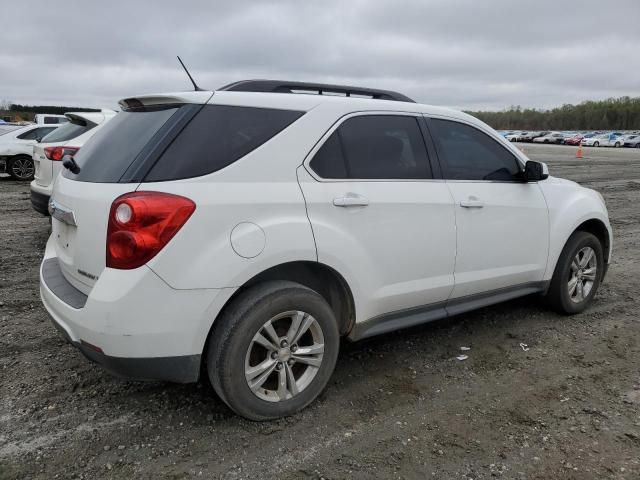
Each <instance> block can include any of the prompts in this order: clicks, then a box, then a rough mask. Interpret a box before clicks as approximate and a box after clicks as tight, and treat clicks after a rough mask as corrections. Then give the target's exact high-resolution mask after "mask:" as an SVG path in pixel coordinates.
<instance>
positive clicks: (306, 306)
mask: <svg viewBox="0 0 640 480" xmlns="http://www.w3.org/2000/svg"><path fill="white" fill-rule="evenodd" d="M290 310H302V311H305V312H306V313H309V314H310V315H312V316H313V317H314V318H315V319H316V321H317V322H318V324H319V325H320V327H321V329H322V334H323V336H324V342H325V349H324V355H323V359H322V365H321V367H320V369H319V371H318V372H317V374H316V376H315V377H314V379H313V381H312V382H311V384H310V385H309V386H308V387H307V388H305V389H304V390H303V391H302V392H300V393H299V394H298V395H296V396H295V397H294V398H291V399H289V400H284V401H281V402H268V401H266V400H262V399H260V398H258V397H257V396H256V395H255V394H254V393H253V392H252V391H251V389H250V388H249V385H248V384H247V382H246V379H245V371H244V368H245V357H246V353H247V350H248V348H249V345H250V342H251V340H252V339H253V337H254V335H255V334H256V333H257V332H258V330H259V329H260V328H262V326H263V325H264V323H265V322H266V321H267V320H269V319H270V318H272V317H274V316H276V315H278V314H279V313H282V312H286V311H290ZM339 346H340V336H339V333H338V327H337V323H336V320H335V316H334V314H333V311H332V310H331V308H330V307H329V305H328V304H327V303H326V301H325V300H324V299H323V298H322V297H321V296H320V295H319V294H317V293H316V292H314V291H313V290H310V289H308V288H306V287H302V286H300V287H299V288H296V287H291V288H287V289H286V290H279V291H276V292H273V293H272V294H270V295H267V296H265V297H263V298H261V299H260V300H258V302H256V303H255V304H253V305H252V306H251V308H250V309H248V310H247V311H245V312H244V313H243V314H242V315H241V318H238V319H237V322H236V328H233V329H232V332H231V334H230V335H229V336H228V339H227V341H226V342H224V343H223V344H222V345H220V348H221V351H220V352H218V362H217V365H216V366H211V367H212V368H214V369H216V371H214V372H211V371H210V375H211V374H214V375H217V376H218V382H213V383H218V385H219V388H220V389H221V390H222V392H223V395H221V397H222V398H223V400H224V401H225V402H226V403H227V404H228V405H229V406H230V407H231V408H232V409H233V410H234V411H235V412H236V413H238V414H240V415H242V416H244V417H246V418H249V419H252V420H268V419H273V418H278V417H283V416H288V415H291V414H293V413H295V412H297V411H299V410H301V409H303V408H304V407H306V406H307V405H308V404H309V403H311V402H312V401H313V400H314V399H315V398H316V397H317V396H318V395H320V394H321V393H322V391H323V390H324V388H325V387H326V385H327V383H328V381H329V379H330V377H331V374H332V373H333V370H334V367H335V364H336V361H337V358H338V351H339Z"/></svg>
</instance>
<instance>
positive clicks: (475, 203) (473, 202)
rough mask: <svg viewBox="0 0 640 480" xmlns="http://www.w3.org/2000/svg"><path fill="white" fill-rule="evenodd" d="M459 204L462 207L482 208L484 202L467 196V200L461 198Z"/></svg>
mask: <svg viewBox="0 0 640 480" xmlns="http://www.w3.org/2000/svg"><path fill="white" fill-rule="evenodd" d="M460 206H461V207H462V208H482V207H484V202H483V201H482V200H480V199H479V198H477V197H469V199H468V200H462V201H461V202H460Z"/></svg>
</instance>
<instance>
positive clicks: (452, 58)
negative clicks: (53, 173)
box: [0, 0, 640, 110]
mask: <svg viewBox="0 0 640 480" xmlns="http://www.w3.org/2000/svg"><path fill="white" fill-rule="evenodd" d="M0 18H1V19H2V22H1V26H0V99H4V100H10V101H12V102H14V103H24V104H51V105H67V106H84V107H98V108H99V107H113V106H115V105H116V103H117V100H118V99H120V98H123V97H127V96H132V95H135V94H141V93H152V92H164V91H176V90H187V89H189V88H190V84H189V83H188V80H187V78H186V76H185V74H184V73H183V71H182V70H181V69H180V67H179V65H178V63H177V61H176V59H175V55H176V54H179V55H181V56H182V58H183V60H184V61H185V63H186V64H187V65H188V67H189V68H190V70H191V72H192V74H193V76H194V77H195V78H196V81H197V82H198V83H199V84H200V86H202V87H204V88H207V89H211V88H216V87H219V86H222V85H224V84H226V83H230V82H232V81H236V80H240V79H247V78H274V79H292V80H301V81H319V82H334V83H345V84H351V85H359V86H369V87H377V88H384V89H392V90H398V91H400V92H403V93H405V94H407V95H409V96H410V97H413V98H414V99H415V100H417V101H419V102H422V103H429V104H434V105H447V106H453V107H456V108H464V109H491V110H500V109H502V108H505V107H508V106H510V105H516V104H519V105H523V106H531V107H538V108H540V107H553V106H557V105H561V104H563V103H578V102H580V101H583V100H587V99H602V98H607V97H617V96H622V95H630V96H640V61H639V60H640V56H639V55H640V23H638V21H639V20H640V0H617V1H610V2H609V1H603V0H599V1H585V0H583V1H577V0H576V1H558V0H553V1H547V0H535V1H529V2H527V1H521V2H517V1H513V0H504V1H503V0H500V1H496V0H492V1H488V0H487V1H478V0H461V1H456V0H416V1H403V0H389V1H386V0H385V1H381V0H376V1H362V0H344V1H339V0H336V1H323V0H315V1H302V0H300V1H275V0H273V1H255V2H242V1H239V0H229V1H226V2H215V1H211V0H210V1H192V0H183V1H180V2H177V1H161V0H156V1H142V0H128V1H115V0H108V1H104V2H91V1H86V0H83V1H67V0H55V1H51V0H42V1H40V0H0Z"/></svg>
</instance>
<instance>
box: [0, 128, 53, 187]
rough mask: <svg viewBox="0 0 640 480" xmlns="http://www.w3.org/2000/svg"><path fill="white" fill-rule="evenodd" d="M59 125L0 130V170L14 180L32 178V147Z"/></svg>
mask: <svg viewBox="0 0 640 480" xmlns="http://www.w3.org/2000/svg"><path fill="white" fill-rule="evenodd" d="M58 126H59V125H46V126H45V125H27V126H26V127H12V128H11V129H9V127H5V128H4V129H2V131H1V132H0V172H3V173H8V174H9V175H11V176H12V177H13V178H15V179H16V180H31V179H32V178H33V172H34V165H33V158H32V156H33V147H34V146H35V145H36V144H37V143H38V142H39V141H41V140H42V139H43V138H44V137H45V136H46V135H48V134H49V133H51V132H53V131H54V130H55V129H56V128H58Z"/></svg>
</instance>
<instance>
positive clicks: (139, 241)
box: [107, 192, 196, 270]
mask: <svg viewBox="0 0 640 480" xmlns="http://www.w3.org/2000/svg"><path fill="white" fill-rule="evenodd" d="M195 209H196V204H195V203H193V201H191V200H189V199H188V198H185V197H181V196H178V195H172V194H170V193H161V192H132V193H126V194H124V195H122V196H120V197H118V198H116V199H115V200H114V202H113V203H112V204H111V211H110V212H109V226H108V228H107V267H110V268H117V269H121V270H130V269H132V268H138V267H140V266H142V265H144V264H145V263H147V262H148V261H149V260H151V259H152V258H153V257H154V256H155V255H156V254H157V253H158V252H159V251H160V250H162V249H163V248H164V246H165V245H166V244H167V243H169V240H171V239H172V238H173V236H174V235H175V234H176V233H177V232H178V230H180V229H181V228H182V226H183V225H184V224H185V223H186V222H187V220H188V219H189V217H190V216H191V214H193V212H194V210H195Z"/></svg>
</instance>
